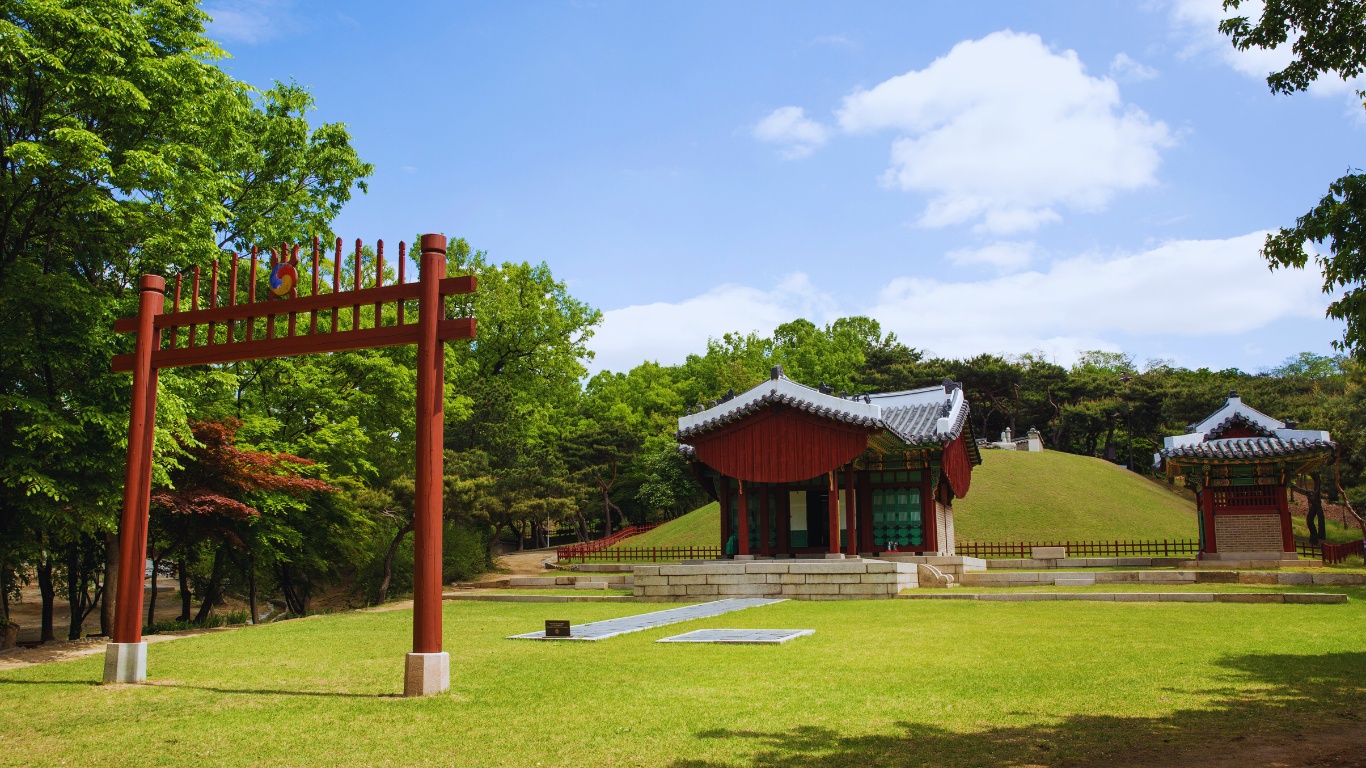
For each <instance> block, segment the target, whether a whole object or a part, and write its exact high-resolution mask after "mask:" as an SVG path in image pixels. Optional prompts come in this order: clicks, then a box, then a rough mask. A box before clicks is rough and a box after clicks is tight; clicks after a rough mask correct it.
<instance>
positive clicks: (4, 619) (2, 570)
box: [0, 562, 9, 624]
mask: <svg viewBox="0 0 1366 768" xmlns="http://www.w3.org/2000/svg"><path fill="white" fill-rule="evenodd" d="M7 573H9V566H8V564H6V563H4V562H0V624H8V623H9V580H8V579H7V578H6V577H5V574H7Z"/></svg>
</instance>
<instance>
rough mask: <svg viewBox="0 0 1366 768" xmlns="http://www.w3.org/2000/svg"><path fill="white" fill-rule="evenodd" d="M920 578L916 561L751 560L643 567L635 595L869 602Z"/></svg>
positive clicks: (637, 572)
mask: <svg viewBox="0 0 1366 768" xmlns="http://www.w3.org/2000/svg"><path fill="white" fill-rule="evenodd" d="M918 585H919V580H918V578H917V575H916V566H915V565H914V564H912V563H889V562H885V561H881V560H843V561H838V560H835V561H831V560H751V561H746V562H720V561H716V562H705V563H696V564H689V565H638V566H636V569H635V589H634V592H635V597H636V598H637V599H639V600H645V601H649V602H673V601H683V600H721V599H725V598H728V597H786V598H791V599H794V600H870V599H887V598H893V597H896V596H897V594H898V593H900V592H901V590H903V589H907V588H911V587H916V586H918Z"/></svg>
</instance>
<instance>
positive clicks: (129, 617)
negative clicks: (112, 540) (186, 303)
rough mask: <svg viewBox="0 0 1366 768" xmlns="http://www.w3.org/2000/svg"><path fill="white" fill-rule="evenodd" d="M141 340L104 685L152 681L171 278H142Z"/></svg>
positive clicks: (136, 354) (136, 359) (137, 348)
mask: <svg viewBox="0 0 1366 768" xmlns="http://www.w3.org/2000/svg"><path fill="white" fill-rule="evenodd" d="M141 288H142V291H141V293H140V295H139V297H138V329H137V334H138V337H137V342H136V343H135V346H134V351H133V356H134V365H133V402H132V410H131V412H130V413H129V417H128V468H127V470H126V473H125V475H124V482H123V514H122V516H121V517H120V519H119V577H118V589H117V594H116V596H115V602H114V637H113V640H114V641H113V642H112V643H109V644H108V645H106V646H105V651H104V682H106V683H141V682H143V681H145V680H146V679H147V643H145V642H143V641H142V589H143V578H144V570H145V568H146V562H147V512H148V505H149V503H150V501H151V495H152V445H153V442H154V440H155V437H156V421H157V370H156V368H153V367H152V353H153V352H154V351H156V350H157V348H158V347H160V346H161V332H160V331H158V330H157V329H156V326H155V325H154V323H155V322H156V316H157V315H159V314H161V310H162V307H163V306H164V304H165V302H166V280H165V279H163V278H161V277H159V276H157V275H143V276H142V284H141Z"/></svg>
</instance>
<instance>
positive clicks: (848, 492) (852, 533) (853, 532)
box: [844, 464, 858, 557]
mask: <svg viewBox="0 0 1366 768" xmlns="http://www.w3.org/2000/svg"><path fill="white" fill-rule="evenodd" d="M854 500H855V499H854V465H853V464H848V465H846V466H845V467H844V526H845V528H847V529H848V530H846V531H845V534H844V553H845V554H846V555H849V556H851V557H852V556H855V555H857V554H858V524H857V523H856V522H855V520H856V519H857V517H858V506H857V505H856V504H855V503H854Z"/></svg>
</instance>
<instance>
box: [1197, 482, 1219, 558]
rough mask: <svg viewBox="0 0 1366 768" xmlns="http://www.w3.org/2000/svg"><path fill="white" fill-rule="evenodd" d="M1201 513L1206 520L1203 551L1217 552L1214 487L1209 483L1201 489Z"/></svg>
mask: <svg viewBox="0 0 1366 768" xmlns="http://www.w3.org/2000/svg"><path fill="white" fill-rule="evenodd" d="M1200 514H1201V515H1202V516H1203V517H1204V520H1205V549H1204V550H1203V551H1204V552H1207V553H1209V554H1215V553H1217V552H1218V551H1219V543H1218V541H1216V540H1215V538H1214V489H1213V488H1211V487H1210V486H1208V485H1206V486H1205V487H1204V488H1201V489H1200Z"/></svg>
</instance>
